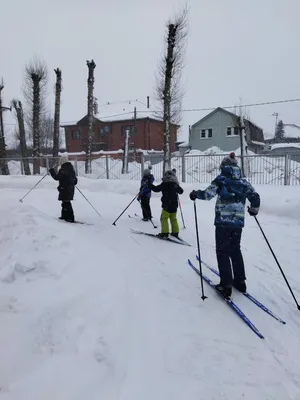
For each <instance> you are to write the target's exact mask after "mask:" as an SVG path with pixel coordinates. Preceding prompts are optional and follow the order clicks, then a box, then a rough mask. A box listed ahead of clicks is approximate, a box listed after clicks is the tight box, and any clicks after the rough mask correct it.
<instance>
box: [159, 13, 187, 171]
mask: <svg viewBox="0 0 300 400" xmlns="http://www.w3.org/2000/svg"><path fill="white" fill-rule="evenodd" d="M166 28H167V31H166V36H165V39H164V41H165V51H164V55H163V57H162V59H161V61H160V64H159V70H158V76H157V83H156V98H157V100H158V101H159V103H160V105H161V108H162V113H161V114H162V119H163V122H164V128H163V129H164V132H163V134H164V149H163V150H164V162H163V172H165V171H166V170H167V169H170V168H171V153H170V134H171V126H172V124H178V123H179V122H180V119H181V107H182V100H183V95H184V90H183V83H182V71H183V67H184V57H185V48H186V42H187V32H188V10H187V7H185V8H184V9H183V10H182V11H181V12H179V13H178V14H177V15H175V17H174V18H172V19H171V20H169V21H168V22H167V25H166Z"/></svg>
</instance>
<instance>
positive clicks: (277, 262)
mask: <svg viewBox="0 0 300 400" xmlns="http://www.w3.org/2000/svg"><path fill="white" fill-rule="evenodd" d="M248 209H249V207H248ZM254 218H255V221H256V222H257V225H258V227H259V229H260V231H261V233H262V235H263V237H264V239H265V241H266V243H267V245H268V247H269V249H270V251H271V253H272V255H273V257H274V260H275V261H276V264H277V265H278V268H279V269H280V272H281V273H282V276H283V278H284V280H285V283H286V284H287V287H288V288H289V290H290V292H291V295H292V296H293V299H294V300H295V303H296V305H297V308H298V310H299V311H300V305H299V303H298V301H297V299H296V297H295V295H294V292H293V290H292V288H291V286H290V284H289V282H288V280H287V278H286V276H285V274H284V272H283V270H282V268H281V266H280V264H279V261H278V260H277V257H276V255H275V253H274V251H273V249H272V247H271V245H270V243H269V241H268V239H267V237H266V235H265V233H264V231H263V229H262V227H261V226H260V223H259V221H258V219H257V217H256V215H254Z"/></svg>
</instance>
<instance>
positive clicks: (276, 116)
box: [272, 113, 279, 138]
mask: <svg viewBox="0 0 300 400" xmlns="http://www.w3.org/2000/svg"><path fill="white" fill-rule="evenodd" d="M278 115H279V114H278V113H273V114H272V117H275V130H274V138H275V135H276V131H277V123H278Z"/></svg>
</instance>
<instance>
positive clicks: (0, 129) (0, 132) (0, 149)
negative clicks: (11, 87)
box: [0, 79, 9, 175]
mask: <svg viewBox="0 0 300 400" xmlns="http://www.w3.org/2000/svg"><path fill="white" fill-rule="evenodd" d="M3 89H4V83H3V79H2V81H1V83H0V172H1V174H2V175H9V168H8V162H7V158H6V143H5V132H4V122H3V111H5V110H9V108H8V107H4V106H2V90H3Z"/></svg>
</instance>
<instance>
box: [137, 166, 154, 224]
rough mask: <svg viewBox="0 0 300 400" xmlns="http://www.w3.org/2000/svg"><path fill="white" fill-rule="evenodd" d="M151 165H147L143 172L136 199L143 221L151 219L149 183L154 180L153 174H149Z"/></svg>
mask: <svg viewBox="0 0 300 400" xmlns="http://www.w3.org/2000/svg"><path fill="white" fill-rule="evenodd" d="M151 169H152V167H151V165H149V166H148V168H146V169H145V170H144V172H143V178H142V180H141V187H140V191H139V195H138V198H137V200H138V201H139V202H140V204H141V208H142V213H143V221H149V220H151V219H152V212H151V207H150V199H151V189H150V187H149V185H152V184H153V182H154V176H153V175H152V174H151Z"/></svg>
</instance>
